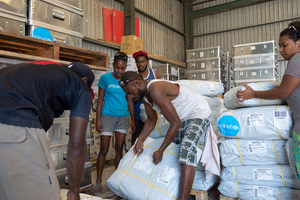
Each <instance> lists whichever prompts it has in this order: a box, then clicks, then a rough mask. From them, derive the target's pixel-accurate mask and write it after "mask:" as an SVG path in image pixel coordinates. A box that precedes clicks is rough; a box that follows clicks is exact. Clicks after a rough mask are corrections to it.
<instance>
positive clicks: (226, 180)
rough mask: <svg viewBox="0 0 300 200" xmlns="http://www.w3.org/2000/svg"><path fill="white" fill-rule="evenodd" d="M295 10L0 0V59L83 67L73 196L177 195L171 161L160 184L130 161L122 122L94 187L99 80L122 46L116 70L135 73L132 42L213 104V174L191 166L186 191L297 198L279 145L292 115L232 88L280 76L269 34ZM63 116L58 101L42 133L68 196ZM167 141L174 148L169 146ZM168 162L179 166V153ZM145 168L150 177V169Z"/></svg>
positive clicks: (275, 82) (230, 198) (164, 73)
mask: <svg viewBox="0 0 300 200" xmlns="http://www.w3.org/2000/svg"><path fill="white" fill-rule="evenodd" d="M298 20H300V1H298V0H163V1H162V0H151V1H147V0H0V69H3V68H9V67H11V66H13V65H15V64H18V63H26V62H29V61H43V60H49V61H53V62H57V63H60V64H63V65H68V64H70V63H72V62H80V63H82V64H86V65H87V66H89V67H90V68H91V69H92V70H93V73H94V75H95V81H94V83H93V84H92V86H91V89H92V90H93V93H94V95H95V98H94V99H93V102H92V106H91V107H92V108H91V112H90V116H89V124H88V128H87V131H86V143H87V153H86V156H85V164H84V170H83V174H82V176H81V184H80V187H81V188H80V191H81V199H91V200H93V199H150V200H152V199H153V200H156V199H177V198H178V193H179V182H180V180H179V178H178V177H180V176H179V175H178V174H176V173H177V171H176V173H175V172H174V171H172V170H173V168H171V167H172V166H168V167H169V168H168V169H169V170H170V169H172V170H170V171H172V172H173V173H174V174H175V175H174V174H173V175H169V176H168V183H167V184H165V185H164V187H160V186H157V185H155V181H156V180H154V178H152V175H153V177H155V178H157V177H156V176H155V175H154V172H153V171H152V173H151V172H150V173H148V172H147V173H146V174H147V175H149V177H150V178H149V180H148V179H146V178H145V180H144V179H143V178H144V177H142V175H141V174H139V172H138V171H139V170H137V169H136V168H137V167H136V168H134V167H135V165H134V162H133V161H134V160H135V159H136V157H134V154H133V149H132V148H131V132H130V129H128V131H127V134H126V137H125V143H124V149H123V160H122V161H121V162H120V163H121V164H122V165H119V167H118V170H116V169H115V165H114V160H115V156H116V155H115V149H114V146H115V141H114V139H115V136H113V137H112V140H111V141H110V148H109V150H108V153H107V155H106V161H105V167H104V172H103V179H104V180H105V181H103V183H102V184H103V185H102V189H103V191H102V192H101V193H97V194H96V193H95V190H94V186H95V185H96V179H97V177H96V176H97V170H96V165H97V157H98V155H99V150H100V141H101V139H100V138H101V136H99V132H98V131H97V130H96V115H97V100H98V97H99V93H98V91H99V90H98V89H99V86H98V83H99V81H100V78H101V76H102V75H104V74H108V73H112V72H113V71H114V68H113V62H114V56H115V55H116V53H118V52H119V51H123V52H125V53H126V54H127V55H128V62H127V70H128V71H137V66H136V60H135V58H134V57H133V53H134V52H137V51H139V50H142V51H145V52H147V54H148V55H149V65H148V67H149V68H151V69H153V70H156V71H157V72H158V73H159V75H160V77H161V79H164V80H170V81H182V84H186V85H189V86H190V87H191V88H193V90H196V91H197V92H198V93H200V94H201V95H202V96H204V98H205V99H206V101H207V102H208V104H209V106H210V109H211V110H212V115H211V118H210V121H211V124H212V129H213V131H214V132H215V134H216V136H217V138H218V151H219V154H220V165H221V175H219V176H217V175H215V174H211V175H209V176H208V175H207V173H206V171H205V167H203V166H200V165H199V166H197V168H196V172H195V179H194V185H193V189H192V191H191V193H190V196H189V200H208V199H210V200H213V199H214V200H216V199H220V200H239V199H243V200H247V199H259V200H263V199H286V200H287V199H300V183H299V179H298V177H297V176H296V175H295V173H296V172H295V169H294V168H293V167H291V166H293V163H292V161H291V160H293V159H292V158H291V154H292V153H291V152H292V149H290V148H289V147H290V146H291V143H292V142H291V138H292V132H293V126H294V118H293V114H292V111H291V110H290V108H289V106H288V105H287V102H286V101H285V100H282V99H281V100H262V99H260V98H254V99H249V100H246V101H244V102H239V99H238V98H237V96H236V93H237V91H239V90H245V87H244V86H242V84H248V85H249V86H251V88H252V89H253V90H260V91H264V90H270V89H274V88H278V87H279V86H280V82H281V81H282V79H283V76H284V74H285V70H286V67H287V65H288V60H286V59H285V58H283V56H282V55H281V53H280V46H279V44H278V43H279V37H280V36H279V35H280V33H281V31H282V30H284V29H286V28H289V24H290V23H291V22H293V21H298ZM299 31H300V30H299ZM296 32H297V33H298V31H297V30H296ZM128 47H130V48H128ZM0 73H1V71H0ZM242 87H243V88H242ZM0 93H1V92H0ZM141 110H142V111H145V108H143V109H141ZM145 112H146V111H145ZM144 117H145V116H144ZM141 118H142V120H143V117H142V116H141ZM146 119H147V116H146V118H145V120H146ZM69 123H70V111H68V110H67V111H65V112H64V113H63V114H62V115H61V116H60V117H58V118H55V119H54V121H53V125H52V126H51V127H50V129H49V130H48V131H47V137H48V139H49V144H50V146H49V148H50V153H51V156H52V159H53V161H54V166H55V170H56V171H55V172H56V175H57V179H58V182H59V185H60V188H61V189H62V190H61V191H62V193H61V196H62V199H67V191H68V189H69V182H68V179H69V178H68V175H67V166H66V156H67V146H68V141H69ZM224 124H225V125H224ZM169 126H170V124H169V123H168V121H167V122H166V118H164V116H163V115H161V114H159V115H158V119H157V123H156V127H155V128H154V130H153V132H152V133H151V134H152V136H153V138H154V140H153V139H152V138H151V140H150V139H147V140H146V141H145V142H144V143H145V144H144V145H145V147H144V149H145V150H144V151H146V149H147V147H149V148H148V151H151V150H152V149H158V148H159V146H155V145H159V144H161V140H163V139H162V138H163V137H164V136H166V133H167V131H168V127H169ZM229 126H231V127H232V128H233V130H229V128H228V127H229ZM234 127H238V128H237V129H238V130H236V129H234ZM163 132H164V133H163ZM0 134H1V132H0ZM162 135H164V136H162ZM150 136H151V135H150ZM0 145H1V141H0ZM201 145H202V147H203V143H199V146H201ZM200 148H201V147H200ZM203 148H204V147H203ZM176 150H177V152H176ZM178 151H179V146H178V148H177V146H176V147H175V148H173V149H172V148H170V149H168V154H170V155H177V154H178ZM124 158H126V159H127V160H125V159H124ZM170 159H171V158H170ZM172 159H173V158H172ZM174 159H175V158H174ZM174 159H173V160H174ZM177 159H178V158H177ZM173 160H172V161H169V162H170V163H169V165H171V164H173V163H172V162H173ZM129 161H130V162H129ZM131 161H132V163H131ZM167 162H168V161H167ZM145 165H146V164H145ZM177 165H178V166H177ZM140 167H141V166H140ZM143 167H145V166H143ZM176 167H177V168H178V169H177V168H176V170H179V171H180V167H179V164H178V163H177V164H176ZM130 170H132V171H130ZM160 170H161V169H160ZM170 171H169V172H170ZM156 173H158V175H157V176H159V175H161V174H160V172H159V171H158V169H157V172H156ZM161 173H162V172H161ZM165 176H166V177H167V175H165ZM127 177H130V178H131V179H130V178H127ZM108 179H110V181H109V184H107V183H106V180H108ZM152 179H153V180H152ZM173 179H174V180H173ZM197 179H198V180H200V181H199V182H198V183H196V180H197ZM144 184H145V185H146V186H145V185H144ZM160 184H161V183H160ZM130 188H132V189H130ZM133 191H134V192H133ZM155 195H156V196H155ZM0 197H1V196H0ZM298 197H299V198H298Z"/></svg>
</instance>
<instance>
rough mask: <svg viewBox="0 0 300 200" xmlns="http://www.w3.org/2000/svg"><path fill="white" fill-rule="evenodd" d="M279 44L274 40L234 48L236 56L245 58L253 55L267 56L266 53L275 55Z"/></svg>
mask: <svg viewBox="0 0 300 200" xmlns="http://www.w3.org/2000/svg"><path fill="white" fill-rule="evenodd" d="M277 51H278V50H277V44H276V43H275V41H274V40H272V41H265V42H257V43H248V44H239V45H234V46H233V52H234V56H244V55H251V54H265V53H275V54H277V53H278V52H277Z"/></svg>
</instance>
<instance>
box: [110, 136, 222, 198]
mask: <svg viewBox="0 0 300 200" xmlns="http://www.w3.org/2000/svg"><path fill="white" fill-rule="evenodd" d="M162 142H163V138H160V139H157V140H154V139H152V138H149V137H148V138H147V139H146V141H145V142H144V151H143V153H142V154H141V155H139V156H135V155H134V153H133V149H132V148H131V149H130V151H129V152H128V153H127V154H126V155H125V156H124V157H123V159H122V160H121V162H120V163H119V166H118V168H117V170H116V171H115V172H114V173H113V174H112V175H111V176H110V177H109V179H108V180H107V185H108V187H109V188H110V189H111V190H112V191H113V192H114V193H115V194H116V195H118V196H121V197H123V198H127V199H164V200H168V199H172V200H173V199H176V198H177V197H178V194H179V183H180V174H181V167H180V164H179V163H178V153H179V145H176V144H174V143H171V144H170V145H169V146H168V147H167V149H166V150H165V152H164V156H163V159H162V161H161V162H160V163H159V164H157V165H154V164H153V162H152V161H153V158H152V154H153V153H154V152H155V151H156V150H157V149H158V148H159V147H160V145H161V144H162ZM204 174H205V172H204V171H197V172H196V176H195V180H194V185H193V189H196V190H207V189H209V188H210V187H211V186H213V185H214V184H215V182H216V181H217V178H218V177H217V176H215V175H212V176H205V175H204ZM206 178H207V179H206Z"/></svg>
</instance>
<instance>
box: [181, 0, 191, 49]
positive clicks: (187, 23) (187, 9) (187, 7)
mask: <svg viewBox="0 0 300 200" xmlns="http://www.w3.org/2000/svg"><path fill="white" fill-rule="evenodd" d="M192 5H193V1H192V0H186V1H184V3H183V6H184V32H185V49H186V50H188V49H192V48H193V19H191V17H190V15H191V10H192Z"/></svg>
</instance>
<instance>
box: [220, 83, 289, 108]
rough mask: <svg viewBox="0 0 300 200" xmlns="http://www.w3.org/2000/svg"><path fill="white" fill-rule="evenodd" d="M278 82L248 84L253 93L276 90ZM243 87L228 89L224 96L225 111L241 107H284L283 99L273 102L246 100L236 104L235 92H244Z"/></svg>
mask: <svg viewBox="0 0 300 200" xmlns="http://www.w3.org/2000/svg"><path fill="white" fill-rule="evenodd" d="M279 85H280V82H279V81H278V82H259V83H249V84H248V86H250V87H251V88H252V89H253V90H255V91H265V90H270V89H274V88H278V87H279ZM245 89H246V87H245V86H242V85H240V86H238V87H234V88H232V89H230V90H229V91H228V92H226V93H225V95H224V106H225V108H227V109H236V108H241V107H249V106H267V105H285V104H286V101H285V100H284V99H274V100H265V99H256V98H254V99H248V100H246V101H243V102H238V100H239V99H238V98H237V97H236V92H237V91H239V90H245Z"/></svg>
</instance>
